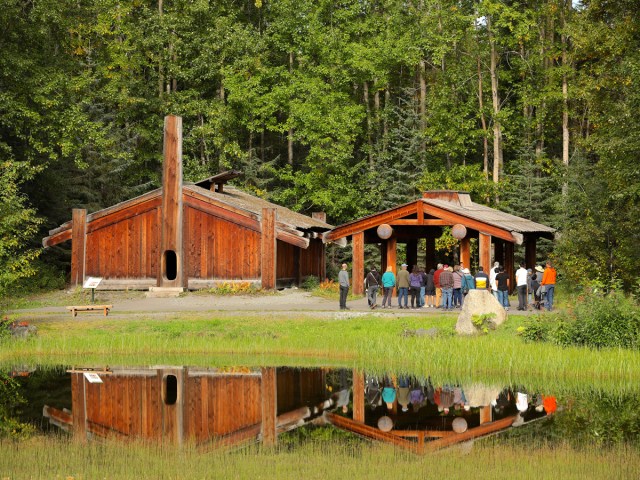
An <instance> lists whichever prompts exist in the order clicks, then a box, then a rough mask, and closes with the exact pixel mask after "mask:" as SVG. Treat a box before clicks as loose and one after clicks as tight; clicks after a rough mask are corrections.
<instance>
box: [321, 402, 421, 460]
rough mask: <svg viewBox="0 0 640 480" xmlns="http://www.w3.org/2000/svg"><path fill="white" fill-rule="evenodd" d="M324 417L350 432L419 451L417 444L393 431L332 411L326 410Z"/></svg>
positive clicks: (415, 451)
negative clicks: (380, 428) (371, 425)
mask: <svg viewBox="0 0 640 480" xmlns="http://www.w3.org/2000/svg"><path fill="white" fill-rule="evenodd" d="M324 417H325V418H326V420H327V421H328V422H329V423H331V424H332V425H334V426H336V427H338V428H342V429H343V430H347V431H349V432H353V433H355V434H357V435H362V436H363V437H367V438H371V439H373V440H379V441H381V442H385V443H389V444H391V445H396V446H398V447H401V448H404V449H405V450H409V451H410V452H414V453H417V452H418V446H417V444H415V443H414V442H411V441H409V440H405V439H404V438H402V437H399V436H397V435H394V434H392V433H389V432H383V431H381V430H378V429H377V428H374V427H370V426H369V425H365V424H363V423H359V422H356V421H354V420H351V419H350V418H346V417H342V416H340V415H336V414H335V413H331V412H325V413H324Z"/></svg>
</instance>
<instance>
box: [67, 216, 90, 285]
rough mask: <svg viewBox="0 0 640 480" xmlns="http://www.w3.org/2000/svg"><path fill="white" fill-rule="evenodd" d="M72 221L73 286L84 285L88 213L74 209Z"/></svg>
mask: <svg viewBox="0 0 640 480" xmlns="http://www.w3.org/2000/svg"><path fill="white" fill-rule="evenodd" d="M71 218H72V220H71V286H76V287H77V286H81V285H82V284H83V283H84V273H85V264H86V245H87V241H86V239H87V211H86V210H85V209H84V208H74V209H73V212H72V217H71Z"/></svg>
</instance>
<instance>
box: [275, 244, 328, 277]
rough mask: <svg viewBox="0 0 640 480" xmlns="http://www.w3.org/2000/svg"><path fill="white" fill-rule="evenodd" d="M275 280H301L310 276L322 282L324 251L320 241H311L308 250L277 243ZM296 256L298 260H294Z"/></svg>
mask: <svg viewBox="0 0 640 480" xmlns="http://www.w3.org/2000/svg"><path fill="white" fill-rule="evenodd" d="M277 248H278V255H277V263H278V264H277V270H276V272H277V278H278V280H279V279H284V278H293V279H298V278H299V279H300V280H303V279H304V278H305V277H308V276H310V275H313V276H316V277H318V278H320V280H321V281H322V280H324V276H325V258H324V255H325V250H324V244H323V243H322V241H321V240H317V239H315V240H311V241H310V242H309V248H306V249H304V248H299V247H296V246H294V245H291V244H289V243H285V242H283V241H281V240H278V241H277ZM296 255H299V259H298V260H296Z"/></svg>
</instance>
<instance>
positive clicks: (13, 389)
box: [0, 326, 35, 440]
mask: <svg viewBox="0 0 640 480" xmlns="http://www.w3.org/2000/svg"><path fill="white" fill-rule="evenodd" d="M0 328H1V326H0ZM24 404H25V400H24V398H23V397H22V395H21V394H20V386H19V385H18V383H17V382H16V381H15V380H14V379H13V378H11V377H9V376H8V375H7V374H6V373H4V372H2V371H0V440H1V439H3V438H7V437H8V438H12V439H25V438H28V437H29V436H31V435H32V434H33V433H35V428H34V427H33V426H32V425H29V424H25V423H22V422H20V421H19V420H18V419H17V416H18V414H19V412H20V408H21V406H22V405H24Z"/></svg>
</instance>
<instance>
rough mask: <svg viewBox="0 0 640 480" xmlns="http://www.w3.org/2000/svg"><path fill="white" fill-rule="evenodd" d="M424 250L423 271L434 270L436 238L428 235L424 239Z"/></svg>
mask: <svg viewBox="0 0 640 480" xmlns="http://www.w3.org/2000/svg"><path fill="white" fill-rule="evenodd" d="M425 240H426V248H425V252H424V263H425V269H426V270H427V272H429V270H430V269H432V268H436V237H434V236H432V235H429V236H428V237H427V238H426V239H425Z"/></svg>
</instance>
